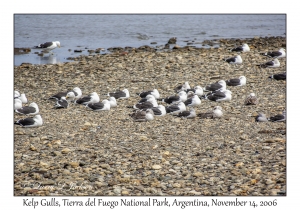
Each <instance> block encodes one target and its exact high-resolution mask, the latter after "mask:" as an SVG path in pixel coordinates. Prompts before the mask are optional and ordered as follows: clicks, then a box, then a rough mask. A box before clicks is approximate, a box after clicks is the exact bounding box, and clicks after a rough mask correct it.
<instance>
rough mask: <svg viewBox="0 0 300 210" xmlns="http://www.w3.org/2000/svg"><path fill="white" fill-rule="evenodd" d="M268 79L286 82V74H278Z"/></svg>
mask: <svg viewBox="0 0 300 210" xmlns="http://www.w3.org/2000/svg"><path fill="white" fill-rule="evenodd" d="M269 78H270V79H275V80H286V72H283V73H280V74H273V75H271V76H269Z"/></svg>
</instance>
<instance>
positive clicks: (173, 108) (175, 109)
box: [166, 101, 186, 115]
mask: <svg viewBox="0 0 300 210" xmlns="http://www.w3.org/2000/svg"><path fill="white" fill-rule="evenodd" d="M166 111H167V113H170V114H172V115H177V114H178V113H179V112H183V111H186V106H185V104H184V103H183V102H182V101H181V102H179V103H178V104H172V105H170V106H168V107H166Z"/></svg>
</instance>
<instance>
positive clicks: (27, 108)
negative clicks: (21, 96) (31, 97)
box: [16, 106, 36, 114]
mask: <svg viewBox="0 0 300 210" xmlns="http://www.w3.org/2000/svg"><path fill="white" fill-rule="evenodd" d="M16 112H18V113H20V114H31V113H35V112H36V109H35V108H34V107H31V106H24V107H22V108H20V109H17V110H16Z"/></svg>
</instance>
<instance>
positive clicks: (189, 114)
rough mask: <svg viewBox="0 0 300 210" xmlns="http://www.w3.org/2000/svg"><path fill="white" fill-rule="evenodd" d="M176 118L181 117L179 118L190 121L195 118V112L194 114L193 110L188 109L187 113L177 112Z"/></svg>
mask: <svg viewBox="0 0 300 210" xmlns="http://www.w3.org/2000/svg"><path fill="white" fill-rule="evenodd" d="M177 116H178V117H181V118H186V119H191V118H195V117H196V112H195V109H193V108H190V110H189V111H187V110H186V111H183V112H179V113H178V115H177Z"/></svg>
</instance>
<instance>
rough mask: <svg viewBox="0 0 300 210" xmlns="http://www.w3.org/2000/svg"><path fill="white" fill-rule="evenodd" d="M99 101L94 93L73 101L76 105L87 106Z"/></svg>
mask: <svg viewBox="0 0 300 210" xmlns="http://www.w3.org/2000/svg"><path fill="white" fill-rule="evenodd" d="M99 101H100V98H99V96H98V94H97V93H96V92H93V93H91V94H90V95H88V96H84V97H82V98H80V99H78V100H76V101H75V103H76V104H83V105H87V104H90V103H98V102H99Z"/></svg>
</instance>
